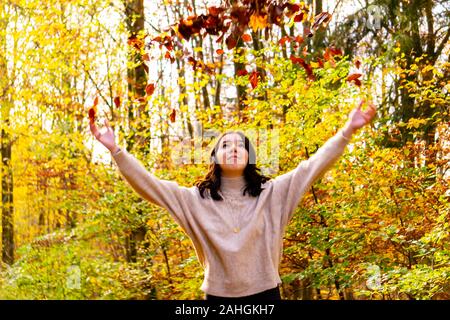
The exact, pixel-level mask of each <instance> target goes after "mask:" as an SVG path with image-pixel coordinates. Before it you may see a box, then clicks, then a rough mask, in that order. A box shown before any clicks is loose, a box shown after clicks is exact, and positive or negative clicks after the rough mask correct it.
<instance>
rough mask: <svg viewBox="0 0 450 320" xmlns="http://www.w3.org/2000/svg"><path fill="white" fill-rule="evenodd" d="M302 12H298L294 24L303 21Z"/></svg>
mask: <svg viewBox="0 0 450 320" xmlns="http://www.w3.org/2000/svg"><path fill="white" fill-rule="evenodd" d="M303 15H304V13H303V12H300V13H299V14H298V15H296V16H295V17H294V22H302V21H303Z"/></svg>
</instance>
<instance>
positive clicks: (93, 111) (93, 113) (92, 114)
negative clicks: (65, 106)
mask: <svg viewBox="0 0 450 320" xmlns="http://www.w3.org/2000/svg"><path fill="white" fill-rule="evenodd" d="M96 113H97V111H96V108H95V107H92V108H89V111H88V115H89V121H91V122H94V121H95V117H96Z"/></svg>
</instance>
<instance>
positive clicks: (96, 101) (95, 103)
mask: <svg viewBox="0 0 450 320" xmlns="http://www.w3.org/2000/svg"><path fill="white" fill-rule="evenodd" d="M97 105H98V96H96V97H95V98H94V107H96V106H97Z"/></svg>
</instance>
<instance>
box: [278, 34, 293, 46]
mask: <svg viewBox="0 0 450 320" xmlns="http://www.w3.org/2000/svg"><path fill="white" fill-rule="evenodd" d="M286 42H291V37H289V36H284V37H282V38H281V39H280V40H279V41H278V43H279V44H280V46H284V45H285V44H286Z"/></svg>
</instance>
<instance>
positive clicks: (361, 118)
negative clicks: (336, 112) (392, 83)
mask: <svg viewBox="0 0 450 320" xmlns="http://www.w3.org/2000/svg"><path fill="white" fill-rule="evenodd" d="M365 103H366V101H365V100H361V102H360V103H359V106H358V107H356V108H355V109H353V110H352V111H351V112H350V115H349V119H348V121H347V124H348V126H350V127H351V128H352V129H353V131H356V130H358V129H359V128H361V127H363V126H365V125H366V124H368V123H369V122H370V121H371V120H372V119H373V117H374V116H375V114H376V112H377V107H376V106H375V105H374V104H373V103H372V102H371V101H369V102H367V106H368V109H367V110H366V111H362V110H361V107H362V106H363V105H364V104H365Z"/></svg>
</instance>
